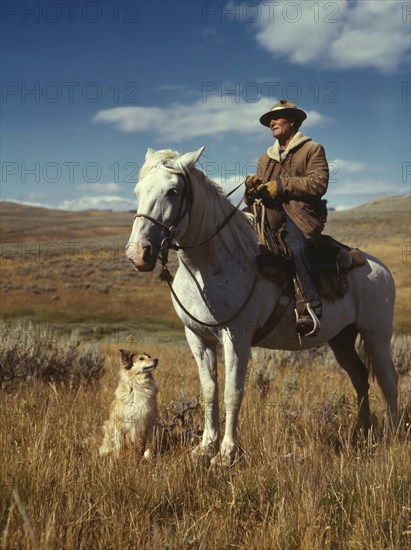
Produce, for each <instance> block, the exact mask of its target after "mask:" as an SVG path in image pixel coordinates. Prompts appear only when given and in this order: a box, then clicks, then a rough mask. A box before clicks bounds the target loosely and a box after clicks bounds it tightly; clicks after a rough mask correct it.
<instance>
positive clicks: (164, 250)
mask: <svg viewBox="0 0 411 550" xmlns="http://www.w3.org/2000/svg"><path fill="white" fill-rule="evenodd" d="M163 166H164V167H165V168H166V169H167V166H165V165H163ZM180 167H181V176H182V178H183V180H184V190H183V193H182V196H181V201H180V205H179V208H178V212H177V215H176V219H175V220H174V223H173V224H172V225H170V226H167V225H165V224H164V223H163V222H160V221H159V220H156V219H155V218H153V217H152V216H149V215H148V214H140V213H138V214H136V215H135V216H134V219H136V218H145V219H146V220H148V221H150V222H151V223H153V224H154V225H157V226H158V227H160V228H161V229H162V230H163V232H164V233H165V237H164V238H163V239H162V241H161V244H160V254H159V257H160V261H161V265H162V270H161V273H160V279H161V280H162V281H165V282H166V283H167V285H168V287H169V289H170V292H171V294H172V295H173V297H174V299H175V301H176V302H177V304H178V305H179V306H180V308H181V309H182V310H183V311H184V313H185V314H186V315H188V317H190V319H192V320H193V321H195V322H196V323H198V324H200V325H201V326H205V327H220V326H223V325H226V324H227V323H229V322H230V321H233V320H234V319H235V318H236V317H237V316H238V315H240V313H241V312H242V311H243V310H244V309H245V307H246V306H247V304H248V302H249V301H250V299H251V296H252V294H253V292H254V289H255V287H256V285H257V280H258V275H256V276H255V278H254V282H253V284H252V287H251V290H250V292H249V294H248V296H247V298H246V299H245V301H244V303H243V304H242V305H241V307H240V309H239V310H238V311H237V312H236V313H235V314H234V315H232V316H231V317H230V318H229V319H226V320H225V321H223V322H221V323H206V322H205V321H201V320H200V319H197V318H196V317H195V316H194V315H192V314H191V313H190V312H189V311H188V310H187V309H186V307H185V306H184V305H183V304H182V303H181V300H180V299H179V297H178V296H177V294H176V292H175V290H174V289H173V285H172V282H173V276H172V274H171V273H170V271H169V269H168V267H167V263H168V253H169V250H170V248H172V249H173V250H176V251H178V250H186V249H189V248H197V247H199V246H203V245H204V244H207V243H208V242H209V241H211V240H212V239H213V238H214V237H215V236H216V235H217V234H218V233H219V232H220V231H221V230H222V229H223V227H225V226H226V225H227V224H228V222H229V221H230V220H231V218H233V216H234V215H235V214H236V213H237V212H238V208H239V206H240V204H241V202H242V199H241V201H240V203H239V204H238V205H237V206H235V207H234V208H233V210H232V211H231V212H230V214H228V216H227V217H226V218H225V219H224V221H223V222H222V223H221V224H220V225H219V226H218V227H217V229H216V230H215V231H214V233H212V234H211V236H210V237H208V238H207V239H206V240H205V241H203V242H201V243H197V244H194V245H187V246H181V245H178V244H176V243H173V242H172V241H173V238H174V236H175V234H176V232H177V229H178V224H179V223H180V222H181V220H182V219H183V218H184V216H185V215H186V214H189V213H190V206H191V204H192V201H193V191H192V180H191V175H190V172H189V171H188V170H185V167H184V166H183V165H182V164H180ZM243 183H244V182H241V184H240V185H239V186H238V187H240V186H241V185H243ZM238 187H236V188H235V189H233V190H232V191H231V192H230V193H229V194H228V195H227V197H229V196H230V195H231V194H232V193H234V191H236V190H237V189H238ZM184 202H186V208H185V210H184V211H183V204H184ZM183 265H184V266H185V268H186V269H187V271H188V273H189V274H190V276H191V277H194V275H193V274H192V273H191V271H190V270H189V268H188V266H187V265H186V264H185V263H184V262H183ZM203 301H204V299H203ZM204 303H205V304H206V302H205V301H204ZM206 306H207V307H208V305H207V304H206Z"/></svg>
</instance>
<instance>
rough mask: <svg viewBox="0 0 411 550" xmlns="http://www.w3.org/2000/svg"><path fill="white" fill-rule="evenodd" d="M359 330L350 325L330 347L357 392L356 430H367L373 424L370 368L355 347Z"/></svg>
mask: <svg viewBox="0 0 411 550" xmlns="http://www.w3.org/2000/svg"><path fill="white" fill-rule="evenodd" d="M357 335H358V331H357V329H356V328H355V326H354V325H348V326H347V327H345V328H344V329H343V330H342V331H341V332H340V333H338V334H337V336H335V337H334V338H333V339H332V340H330V341H329V344H330V347H331V349H332V350H333V352H334V355H335V358H336V359H337V361H338V363H339V364H340V366H341V367H342V368H343V369H344V370H345V371H346V372H347V373H348V375H349V377H350V379H351V382H352V384H353V386H354V388H355V391H356V392H357V402H358V418H357V424H356V432H359V431H360V430H364V431H365V432H367V430H368V429H369V428H370V426H371V414H370V403H369V399H368V389H369V384H368V370H367V368H366V367H365V365H364V363H363V362H362V361H361V359H360V358H359V356H358V354H357V352H356V349H355V339H356V337H357Z"/></svg>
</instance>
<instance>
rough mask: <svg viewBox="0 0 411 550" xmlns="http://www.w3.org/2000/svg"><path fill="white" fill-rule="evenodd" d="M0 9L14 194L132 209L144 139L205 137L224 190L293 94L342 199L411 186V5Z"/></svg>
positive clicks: (197, 140) (212, 170) (163, 143)
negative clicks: (266, 117)
mask: <svg viewBox="0 0 411 550" xmlns="http://www.w3.org/2000/svg"><path fill="white" fill-rule="evenodd" d="M1 16H2V23H1V24H2V29H1V30H2V33H1V34H2V38H1V41H2V42H1V46H2V48H1V49H2V54H1V55H2V58H1V78H2V98H1V99H2V101H1V118H2V128H1V163H2V179H1V199H2V200H14V201H20V202H25V203H31V204H36V205H45V206H49V207H57V208H64V209H75V210H78V209H84V208H102V209H106V208H111V209H115V210H121V209H131V208H134V207H135V199H134V195H133V188H134V185H135V182H136V179H137V173H138V170H139V168H140V167H141V165H142V163H143V161H144V155H145V152H146V150H147V147H152V148H154V149H163V148H172V149H176V150H178V151H180V152H182V153H183V152H186V151H189V150H195V149H198V148H199V147H201V146H202V145H204V146H205V148H206V149H205V152H204V154H203V156H202V158H201V165H202V167H203V169H204V170H205V171H206V172H207V174H208V175H209V176H210V177H211V178H212V179H215V180H216V181H217V182H219V183H220V184H221V185H222V187H223V189H224V190H227V192H228V191H229V190H231V189H232V187H233V186H234V185H235V184H236V183H239V182H240V181H242V180H243V179H244V176H245V175H246V174H248V173H254V172H255V165H256V161H257V159H258V157H259V156H260V155H261V154H262V153H263V152H264V151H265V150H266V149H267V148H268V147H269V146H270V145H271V144H272V137H271V134H270V132H269V130H267V129H266V128H265V127H263V126H261V125H260V124H259V122H258V119H259V116H260V115H261V114H263V113H264V112H266V111H267V110H269V108H270V107H271V105H272V104H273V103H275V102H276V101H278V100H279V99H281V98H285V99H289V100H292V101H295V102H296V103H297V104H298V106H299V107H301V108H303V109H304V110H305V111H306V112H307V113H308V119H307V121H306V122H305V123H304V125H303V126H302V128H301V130H302V131H303V132H304V133H305V134H307V135H309V136H310V137H312V138H313V139H314V140H315V141H318V142H320V143H322V144H323V146H324V147H325V150H326V154H327V158H328V161H329V163H330V168H331V181H330V186H329V190H328V193H327V198H328V200H329V202H330V205H331V206H334V207H337V208H345V207H350V206H355V205H358V204H361V203H363V202H366V201H367V200H370V199H373V198H376V197H380V196H384V195H395V194H400V193H409V192H410V184H411V162H410V133H411V123H410V107H411V75H410V27H411V2H405V1H404V2H403V1H392V0H388V1H387V0H369V1H368V0H367V1H360V2H357V1H350V2H346V1H314V0H304V1H302V0H300V1H297V2H288V1H286V2H283V1H264V0H263V1H262V2H227V3H224V2H217V1H209V2H201V1H192V2H189V1H185V2H166V1H159V2H157V1H154V2H146V1H138V0H137V1H115V0H114V1H113V0H108V1H100V2H96V1H90V2H89V1H87V0H85V1H83V2H76V1H71V0H64V1H47V0H46V1H3V2H2V4H1ZM237 197H238V193H237Z"/></svg>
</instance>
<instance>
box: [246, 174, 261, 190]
mask: <svg viewBox="0 0 411 550" xmlns="http://www.w3.org/2000/svg"><path fill="white" fill-rule="evenodd" d="M261 184H262V181H261V179H260V178H259V177H257V176H247V177H246V178H245V192H246V193H254V192H255V190H256V189H257V187H258V186H259V185H261Z"/></svg>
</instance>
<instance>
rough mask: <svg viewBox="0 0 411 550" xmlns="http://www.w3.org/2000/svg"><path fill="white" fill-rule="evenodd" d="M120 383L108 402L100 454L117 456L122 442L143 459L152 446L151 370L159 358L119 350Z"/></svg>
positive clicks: (150, 453)
mask: <svg viewBox="0 0 411 550" xmlns="http://www.w3.org/2000/svg"><path fill="white" fill-rule="evenodd" d="M119 351H120V354H121V365H120V382H119V384H118V387H117V389H116V392H115V399H114V401H113V402H112V403H111V407H110V418H109V419H108V420H106V422H105V423H104V426H103V432H104V440H103V443H102V445H101V447H100V455H101V456H103V455H107V454H110V453H112V452H114V453H115V455H116V456H118V455H119V452H120V448H121V446H122V443H123V442H124V441H125V442H126V443H128V444H130V445H133V446H135V447H136V448H137V449H138V450H139V451H140V452H141V454H143V456H144V458H146V459H150V458H152V456H153V451H152V449H151V446H152V441H153V431H154V425H155V422H156V418H157V394H158V388H157V384H156V382H155V380H154V378H153V370H154V369H155V368H156V367H157V363H158V359H153V358H152V357H150V356H149V355H147V354H146V353H142V354H138V353H133V352H132V351H129V350H125V349H120V350H119Z"/></svg>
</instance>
